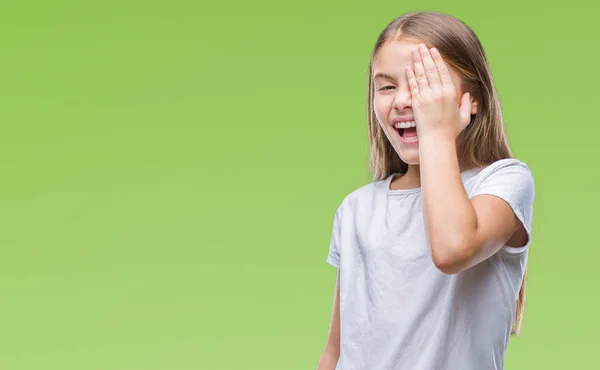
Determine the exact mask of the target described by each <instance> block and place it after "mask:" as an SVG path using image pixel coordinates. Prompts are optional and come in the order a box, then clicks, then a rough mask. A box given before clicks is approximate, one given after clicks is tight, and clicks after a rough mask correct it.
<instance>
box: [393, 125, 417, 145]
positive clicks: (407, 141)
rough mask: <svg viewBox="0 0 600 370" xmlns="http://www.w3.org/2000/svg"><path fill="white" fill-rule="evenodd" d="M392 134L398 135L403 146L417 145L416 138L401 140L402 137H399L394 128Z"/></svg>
mask: <svg viewBox="0 0 600 370" xmlns="http://www.w3.org/2000/svg"><path fill="white" fill-rule="evenodd" d="M394 132H395V133H396V135H398V137H399V138H400V142H401V143H402V144H404V145H415V144H418V143H419V138H418V137H417V136H412V137H410V138H408V139H406V138H403V137H402V136H400V133H399V132H398V130H396V129H395V128H394Z"/></svg>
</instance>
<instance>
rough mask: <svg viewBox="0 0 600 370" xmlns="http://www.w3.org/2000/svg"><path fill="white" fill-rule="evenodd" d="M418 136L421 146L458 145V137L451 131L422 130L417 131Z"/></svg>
mask: <svg viewBox="0 0 600 370" xmlns="http://www.w3.org/2000/svg"><path fill="white" fill-rule="evenodd" d="M417 135H418V137H419V144H426V145H427V144H428V143H431V144H434V145H444V144H451V145H455V144H456V135H454V133H452V132H450V130H441V129H437V130H422V131H417Z"/></svg>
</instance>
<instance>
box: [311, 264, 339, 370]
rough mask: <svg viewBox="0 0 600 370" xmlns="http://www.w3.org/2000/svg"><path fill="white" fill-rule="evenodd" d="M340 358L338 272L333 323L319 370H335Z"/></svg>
mask: <svg viewBox="0 0 600 370" xmlns="http://www.w3.org/2000/svg"><path fill="white" fill-rule="evenodd" d="M339 358H340V272H339V270H338V274H337V278H336V281H335V292H334V297H333V309H332V310H331V322H330V324H329V335H328V336H327V342H326V344H325V349H324V350H323V354H322V355H321V359H320V360H319V364H318V365H317V370H334V369H335V367H336V365H337V362H338V359H339Z"/></svg>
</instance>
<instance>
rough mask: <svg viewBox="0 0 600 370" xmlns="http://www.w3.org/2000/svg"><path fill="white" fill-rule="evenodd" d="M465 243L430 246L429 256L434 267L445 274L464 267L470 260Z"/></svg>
mask: <svg viewBox="0 0 600 370" xmlns="http://www.w3.org/2000/svg"><path fill="white" fill-rule="evenodd" d="M466 245H467V244H466V243H444V244H441V243H440V244H436V245H432V246H431V252H432V253H431V256H432V259H433V264H434V265H435V267H436V268H437V269H438V270H440V271H441V272H443V273H444V274H447V275H453V274H457V273H459V272H461V271H463V270H465V269H466V267H467V265H468V261H469V260H470V254H469V248H466Z"/></svg>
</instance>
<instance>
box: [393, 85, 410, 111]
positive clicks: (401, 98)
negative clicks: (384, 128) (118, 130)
mask: <svg viewBox="0 0 600 370" xmlns="http://www.w3.org/2000/svg"><path fill="white" fill-rule="evenodd" d="M411 106H412V97H411V95H410V90H408V89H398V92H397V93H396V95H395V96H394V108H395V109H397V110H405V109H407V108H410V107H411Z"/></svg>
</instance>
